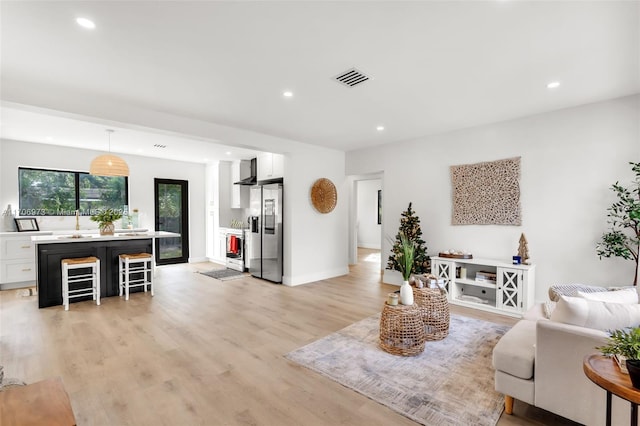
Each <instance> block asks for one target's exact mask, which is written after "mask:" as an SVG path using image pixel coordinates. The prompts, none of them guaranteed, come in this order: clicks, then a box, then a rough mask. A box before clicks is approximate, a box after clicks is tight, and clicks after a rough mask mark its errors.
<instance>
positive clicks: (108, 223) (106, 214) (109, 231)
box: [91, 209, 122, 235]
mask: <svg viewBox="0 0 640 426" xmlns="http://www.w3.org/2000/svg"><path fill="white" fill-rule="evenodd" d="M121 217H122V213H121V212H120V211H118V210H115V209H104V210H100V211H98V213H96V214H94V215H93V216H91V220H92V221H94V222H98V229H100V235H113V231H114V230H115V226H114V224H113V222H114V221H116V220H118V219H120V218H121Z"/></svg>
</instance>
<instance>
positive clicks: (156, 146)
mask: <svg viewBox="0 0 640 426" xmlns="http://www.w3.org/2000/svg"><path fill="white" fill-rule="evenodd" d="M153 146H154V147H155V148H166V147H167V146H166V145H164V144H161V143H154V144H153Z"/></svg>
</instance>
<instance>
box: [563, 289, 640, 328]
mask: <svg viewBox="0 0 640 426" xmlns="http://www.w3.org/2000/svg"><path fill="white" fill-rule="evenodd" d="M551 321H556V322H562V323H565V324H573V325H577V326H580V327H586V328H593V329H596V330H602V331H608V330H617V329H620V328H625V327H634V326H638V325H640V304H637V303H636V304H634V305H626V304H623V303H609V302H596V301H593V300H588V299H583V298H582V297H570V296H560V299H559V300H558V303H557V304H556V308H555V309H554V311H553V312H552V313H551Z"/></svg>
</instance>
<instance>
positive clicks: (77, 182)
mask: <svg viewBox="0 0 640 426" xmlns="http://www.w3.org/2000/svg"><path fill="white" fill-rule="evenodd" d="M21 170H33V171H38V172H55V173H73V174H74V177H73V185H74V196H75V209H76V210H77V211H79V210H80V175H90V174H91V173H89V172H80V171H76V170H61V169H41V168H38V167H18V211H19V212H22V211H23V210H24V211H26V210H29V209H23V208H22V195H21V191H20V190H21V187H20V171H21ZM112 177H123V178H124V198H125V202H126V205H129V176H112ZM35 210H38V209H35ZM31 216H43V215H38V214H33V215H31ZM44 216H52V217H56V216H57V217H66V216H75V212H69V214H48V215H44ZM80 216H91V213H90V212H85V213H83V212H80Z"/></svg>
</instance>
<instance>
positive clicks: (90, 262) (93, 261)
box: [60, 256, 100, 311]
mask: <svg viewBox="0 0 640 426" xmlns="http://www.w3.org/2000/svg"><path fill="white" fill-rule="evenodd" d="M60 264H61V266H62V304H63V305H64V310H65V311H68V310H69V299H73V298H77V297H84V296H93V300H95V301H96V305H99V304H100V259H98V258H97V257H93V256H91V257H79V258H73V259H62V260H61V261H60ZM89 268H91V272H86V273H79V274H73V275H70V274H69V272H70V271H72V270H75V269H89ZM70 287H71V288H70Z"/></svg>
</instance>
